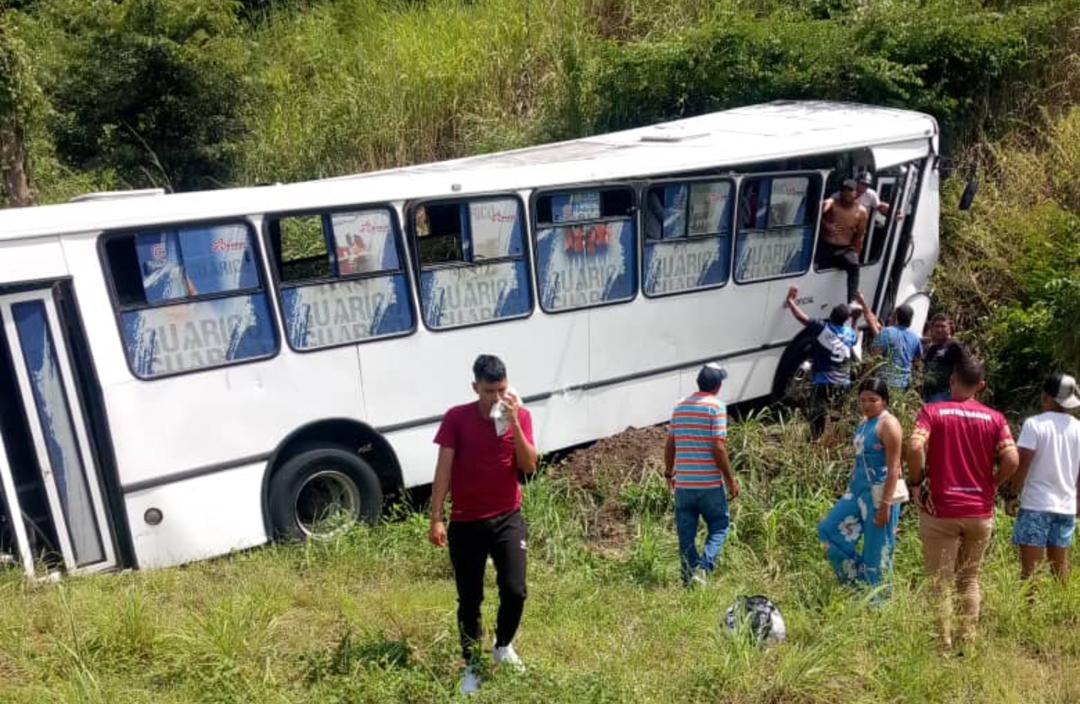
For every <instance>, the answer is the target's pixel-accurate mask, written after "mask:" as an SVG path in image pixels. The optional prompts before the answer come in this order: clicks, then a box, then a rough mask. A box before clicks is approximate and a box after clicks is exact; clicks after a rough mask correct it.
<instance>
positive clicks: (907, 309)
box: [859, 294, 923, 391]
mask: <svg viewBox="0 0 1080 704" xmlns="http://www.w3.org/2000/svg"><path fill="white" fill-rule="evenodd" d="M859 303H860V304H862V305H863V306H865V305H866V304H865V301H863V300H862V294H859ZM914 317H915V311H914V309H912V307H911V306H909V305H907V304H906V303H905V304H904V305H902V306H898V307H897V308H896V310H894V311H893V319H894V321H895V324H894V325H889V326H888V327H886V328H884V329H882V328H881V326H880V324H879V323H878V321H877V318H876V317H874V316H872V315H867V316H866V321H867V323H869V324H870V327H871V329H872V330H873V332H874V334H875V335H876V336H877V337H875V338H874V342H873V343H871V345H870V351H872V352H876V353H878V354H880V355H882V356H884V357H885V364H884V366H883V367H882V369H881V377H882V378H883V379H884V380H885V383H886V384H888V385H889V386H890V387H891V388H894V389H901V390H903V391H906V390H907V389H908V388H909V387H910V386H911V367H912V365H913V364H914V363H915V362H916V361H917V360H918V359H920V358H921V357H922V353H923V349H922V340H920V339H919V336H918V335H916V334H915V333H914V332H912V331H911V320H912V318H914Z"/></svg>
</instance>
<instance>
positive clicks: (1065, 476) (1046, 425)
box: [1010, 374, 1080, 582]
mask: <svg viewBox="0 0 1080 704" xmlns="http://www.w3.org/2000/svg"><path fill="white" fill-rule="evenodd" d="M1042 408H1043V412H1042V413H1040V414H1039V415H1037V416H1032V417H1031V418H1028V419H1027V420H1025V421H1024V426H1023V428H1022V429H1021V431H1020V439H1019V440H1017V442H1016V445H1017V447H1019V448H1020V469H1019V470H1018V471H1017V473H1016V476H1015V477H1014V478H1013V481H1012V482H1011V484H1012V488H1013V490H1014V491H1013V493H1015V489H1016V488H1020V487H1022V488H1023V493H1021V494H1020V513H1019V515H1018V516H1017V517H1016V524H1015V525H1014V526H1013V544H1014V545H1016V546H1018V547H1019V548H1020V570H1021V574H1022V575H1023V576H1024V578H1025V579H1026V578H1027V577H1029V576H1031V573H1032V572H1034V571H1035V569H1036V568H1037V567H1038V566H1039V563H1040V562H1042V561H1043V560H1048V561H1049V562H1050V571H1051V572H1053V573H1054V575H1056V576H1057V577H1058V579H1060V580H1061V581H1062V582H1065V581H1067V580H1068V578H1069V548H1071V547H1072V542H1073V534H1074V533H1075V532H1076V517H1077V516H1078V515H1080V503H1078V502H1077V494H1078V489H1080V486H1078V482H1080V420H1077V419H1076V418H1075V417H1073V416H1071V415H1069V412H1070V411H1075V410H1076V409H1077V408H1080V398H1077V395H1076V379H1074V378H1073V377H1071V376H1069V375H1068V374H1053V375H1051V376H1050V377H1048V378H1047V379H1046V382H1045V383H1044V384H1043V393H1042ZM1010 508H1011V507H1010Z"/></svg>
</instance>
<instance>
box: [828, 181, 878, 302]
mask: <svg viewBox="0 0 1080 704" xmlns="http://www.w3.org/2000/svg"><path fill="white" fill-rule="evenodd" d="M857 187H858V184H857V183H856V182H855V179H852V178H849V179H846V180H845V181H844V183H843V187H842V188H841V189H840V193H839V197H838V198H829V199H828V200H826V201H825V204H824V205H823V206H822V210H821V212H822V218H821V225H822V228H823V233H822V242H821V246H820V247H818V251H819V256H818V265H819V266H823V267H835V268H837V269H843V270H844V271H845V272H846V274H847V298H845V299H844V302H845V303H851V302H853V301H854V300H855V296H856V295H857V294H858V290H859V256H860V255H861V254H862V248H863V239H864V238H865V237H866V230H867V226H868V223H869V222H870V215H869V211H868V210H867V209H866V206H864V205H862V204H861V203H859V201H858V200H856V196H855V190H856V188H857Z"/></svg>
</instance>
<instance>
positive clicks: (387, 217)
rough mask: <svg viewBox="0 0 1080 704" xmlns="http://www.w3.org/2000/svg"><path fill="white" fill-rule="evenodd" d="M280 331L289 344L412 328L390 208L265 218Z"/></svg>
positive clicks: (308, 345) (336, 341)
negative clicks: (277, 285)
mask: <svg viewBox="0 0 1080 704" xmlns="http://www.w3.org/2000/svg"><path fill="white" fill-rule="evenodd" d="M269 230H270V239H271V244H272V250H273V251H274V252H275V253H276V256H277V259H278V261H277V267H278V275H279V277H280V278H281V308H282V314H283V316H284V319H285V337H286V339H287V340H288V341H289V346H290V347H292V348H293V349H294V350H298V351H306V350H314V349H321V348H324V347H335V346H338V345H349V344H355V343H358V342H364V341H366V340H374V339H378V338H383V337H394V336H398V335H407V334H409V333H410V332H412V331H413V330H414V329H415V323H414V317H413V308H412V303H411V301H410V300H409V282H408V278H407V276H406V273H405V268H404V267H403V266H402V261H403V259H402V256H401V251H400V247H401V238H400V236H399V234H398V229H397V227H396V225H395V220H394V217H393V214H392V213H391V211H390V210H389V209H388V208H385V207H380V208H370V209H363V210H350V211H345V212H334V213H322V214H318V215H296V216H282V217H276V218H274V219H272V220H270V223H269Z"/></svg>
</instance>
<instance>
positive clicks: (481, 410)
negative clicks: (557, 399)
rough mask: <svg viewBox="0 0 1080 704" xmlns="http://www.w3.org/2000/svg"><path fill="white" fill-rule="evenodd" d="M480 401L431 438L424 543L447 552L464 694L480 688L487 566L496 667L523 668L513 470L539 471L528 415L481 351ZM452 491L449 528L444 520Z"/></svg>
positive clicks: (521, 570) (452, 414)
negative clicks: (518, 642) (433, 462)
mask: <svg viewBox="0 0 1080 704" xmlns="http://www.w3.org/2000/svg"><path fill="white" fill-rule="evenodd" d="M473 377H474V379H475V380H474V381H473V390H474V391H475V392H476V393H477V395H478V396H479V397H480V398H479V400H478V401H474V402H472V403H467V404H465V405H463V406H454V407H453V408H451V409H450V410H449V411H447V412H446V415H445V416H443V420H442V425H440V426H439V432H438V433H436V435H435V444H437V445H438V446H439V461H438V465H437V466H436V468H435V481H434V482H433V484H432V489H431V530H430V533H429V536H428V538H429V540H431V543H432V544H433V545H435V546H436V547H440V548H441V547H444V546H446V545H449V547H450V563H451V564H452V565H453V567H454V581H455V582H456V584H457V592H458V629H459V631H460V634H461V651H462V655H463V656H464V657H465V662H466V664H467V667H466V670H465V678H464V679H463V680H462V683H461V690H462V691H463V692H465V693H467V694H471V693H472V692H475V691H476V690H477V689H479V687H480V677H479V673H478V672H477V670H476V668H475V667H474V666H473V664H474V663H473V659H474V657H475V649H476V647H477V646H478V643H479V640H480V636H481V624H480V604H481V602H482V601H483V600H484V568H485V567H486V566H487V559H488V556H490V557H491V559H492V562H494V563H495V574H496V580H497V582H498V584H499V613H498V617H497V624H496V629H495V651H494V660H495V662H496V663H500V662H505V663H507V664H508V665H512V666H514V667H515V668H519V669H520V668H521V667H522V665H521V658H519V657H518V654H517V653H516V652H515V651H514V646H513V643H512V642H513V639H514V634H515V633H516V632H517V628H518V624H520V623H521V614H522V612H523V611H524V609H525V592H526V590H525V557H526V546H525V540H526V527H525V521H524V519H522V517H521V486H520V485H519V484H518V472H524V473H525V474H532V473H533V472H534V471H536V464H537V453H536V446H535V444H533V432H532V416H530V415H529V412H528V411H527V410H525V409H524V408H522V407H521V400H520V399H519V398H517V396H515V395H514V393H513V392H511V391H509V383H508V382H507V380H506V367H505V366H504V365H503V363H502V360H500V359H499V358H498V357H495V356H493V355H489V354H482V355H480V356H479V357H477V358H476V362H475V363H474V364H473ZM448 492H449V495H450V503H451V507H452V510H451V511H450V528H449V529H447V527H446V522H445V520H444V517H443V506H444V505H445V503H446V496H447V493H448Z"/></svg>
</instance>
